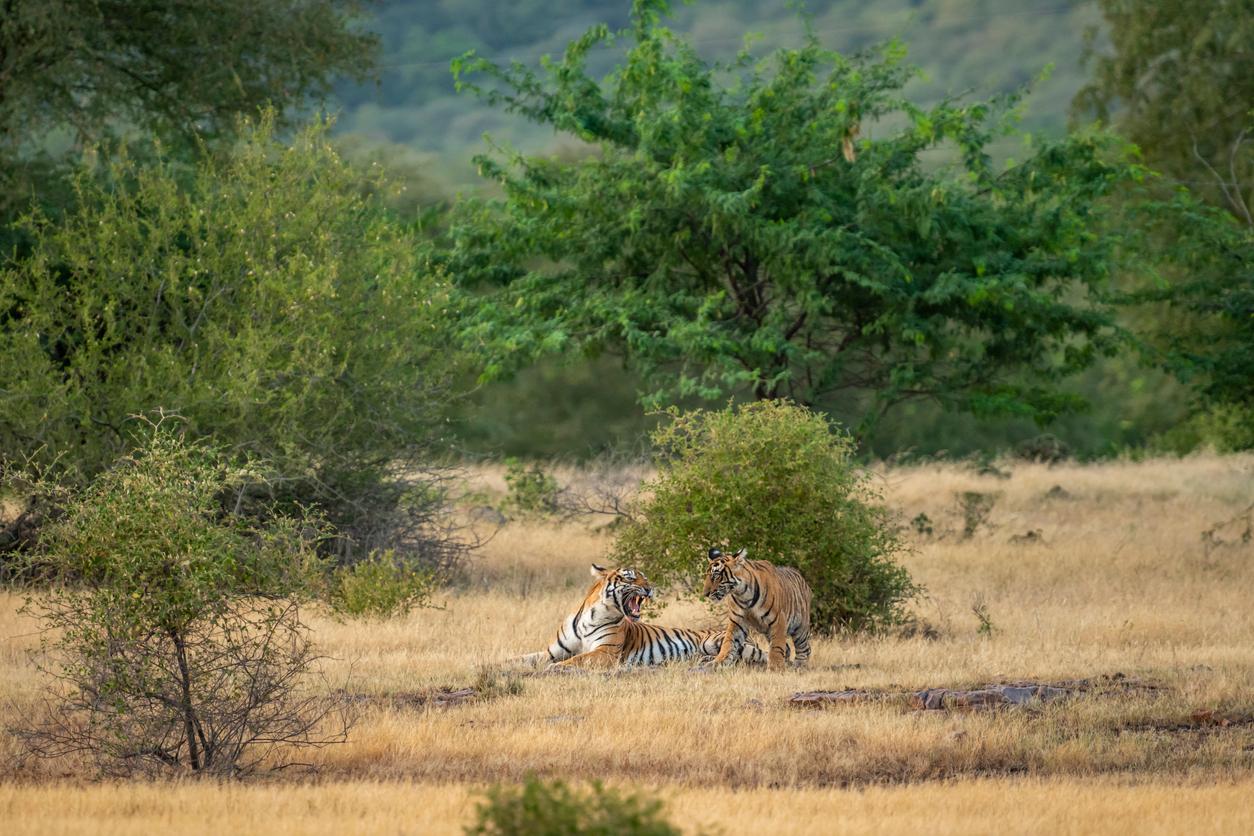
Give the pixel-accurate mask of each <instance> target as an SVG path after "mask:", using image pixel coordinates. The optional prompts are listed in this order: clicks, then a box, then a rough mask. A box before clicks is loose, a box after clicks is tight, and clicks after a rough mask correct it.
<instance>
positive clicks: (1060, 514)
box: [0, 456, 1254, 833]
mask: <svg viewBox="0 0 1254 836" xmlns="http://www.w3.org/2000/svg"><path fill="white" fill-rule="evenodd" d="M1006 467H1007V468H1008V469H1009V470H1011V471H1012V472H1011V476H1010V477H1009V478H1007V479H1001V478H997V477H995V476H991V475H990V476H981V475H977V474H976V473H974V472H973V471H971V470H969V469H966V468H963V467H961V466H958V465H944V466H935V467H919V468H896V469H890V470H884V471H882V472H881V473H880V482H881V485H882V487H883V490H884V493H885V497H886V499H887V501H888V502H889V503H890V505H891V506H892V507H893V508H894V509H895V510H896V511H897V513H898V514H899V516H900V519H901V521H902V524H903V525H906V526H907V527H908V526H909V521H910V520H912V519H913V518H914V517H916V516H917V515H918V514H919V513H925V514H926V515H927V516H928V518H929V519H930V520H931V521H932V524H933V527H934V535H932V536H930V537H919V536H916V535H913V534H910V535H909V536H910V537H911V538H912V540H911V542H912V546H913V550H912V551H911V552H910V553H909V554H907V555H905V556H904V558H903V561H904V562H905V563H906V565H907V566H908V567H909V569H910V571H911V572H912V574H913V575H914V577H915V578H916V580H918V581H919V582H921V583H923V584H924V585H925V586H926V587H927V589H928V597H927V598H925V599H923V600H922V601H920V602H919V604H918V607H917V613H918V616H919V618H920V619H921V620H922V621H924V622H926V623H927V624H929V625H931V626H932V627H933V628H935V630H936V631H937V632H938V633H939V637H938V638H936V639H927V638H923V637H921V636H916V637H913V638H903V637H900V636H885V637H862V638H856V639H848V640H827V641H818V642H816V643H815V655H814V658H813V660H812V664H811V666H810V668H809V669H808V670H806V671H790V672H787V673H784V674H777V675H772V674H769V673H767V672H765V671H753V670H741V669H737V670H730V671H716V672H701V673H698V672H693V671H691V670H689V669H688V668H687V667H685V666H676V667H672V668H669V669H666V670H661V671H654V672H647V671H644V672H630V673H623V674H620V675H609V676H606V675H599V674H598V675H584V676H542V677H531V678H526V679H524V680H523V682H522V688H523V691H522V693H521V695H516V696H501V697H498V698H495V699H489V700H483V701H480V702H477V703H472V704H468V705H465V706H460V707H454V708H447V709H436V708H428V709H412V708H411V709H404V708H398V707H394V706H392V705H391V704H389V703H387V702H386V701H381V702H380V705H379V706H377V707H373V708H369V709H367V710H366V711H365V712H364V714H363V716H362V717H361V719H360V721H359V723H358V725H357V726H356V727H355V728H354V730H353V732H352V734H351V736H350V740H349V742H348V743H347V744H345V745H342V746H337V747H332V748H328V749H325V750H322V751H320V752H318V753H316V754H315V755H314V759H315V760H316V761H317V763H318V765H319V767H320V777H319V778H318V780H319V781H320V782H321V783H320V784H319V785H318V786H317V787H311V786H308V785H305V784H303V783H301V782H300V781H298V780H288V781H287V782H285V783H280V784H266V785H265V786H261V787H235V786H232V787H224V786H217V785H209V786H206V785H199V784H197V785H177V786H175V787H168V786H160V787H153V786H149V785H142V784H121V785H108V786H92V787H82V786H80V785H78V784H63V783H60V782H59V781H60V780H63V779H64V778H69V779H70V780H74V779H76V778H77V777H81V776H82V775H83V774H84V773H83V767H82V765H81V764H78V763H75V762H73V761H60V762H40V763H31V762H27V763H25V764H23V765H21V766H18V765H17V761H16V759H15V758H16V754H17V749H16V744H15V743H14V741H13V740H12V739H11V738H9V737H8V736H7V735H6V736H3V737H0V776H7V778H8V780H9V781H15V782H17V783H16V784H12V783H11V784H8V785H5V786H4V787H2V788H0V820H6V819H7V820H13V821H17V820H19V819H21V820H24V821H35V822H42V823H44V824H46V825H47V827H40V828H38V829H39V830H40V831H41V832H62V831H64V832H71V831H75V832H77V831H79V830H83V829H88V827H89V826H90V828H91V829H93V830H97V832H111V831H110V830H109V828H110V827H115V828H116V829H117V830H118V831H119V832H120V831H122V830H127V831H129V832H135V831H139V830H148V829H153V828H155V827H157V826H167V827H177V828H178V829H181V830H193V831H194V830H195V829H197V828H201V827H203V829H206V830H207V829H210V827H212V828H213V829H215V830H224V829H225V830H235V831H245V830H257V829H264V830H269V829H278V828H270V827H267V826H265V825H266V823H267V822H271V821H274V820H275V817H276V816H278V817H280V818H282V820H283V822H284V824H283V827H284V828H288V829H291V830H294V831H299V832H322V831H331V830H335V831H336V832H342V829H344V824H343V823H344V822H353V823H354V825H353V827H354V829H355V830H361V831H363V832H371V831H374V830H384V829H386V830H390V831H397V830H400V831H405V830H407V829H409V830H421V831H423V832H427V831H429V830H438V829H441V828H442V829H443V830H445V831H449V830H456V829H457V828H458V827H460V825H461V824H462V823H464V822H465V821H466V820H467V817H468V815H469V811H470V809H471V807H470V806H469V805H470V802H468V801H467V800H466V798H467V792H468V791H469V790H470V788H471V787H473V786H476V785H479V784H482V783H484V782H492V781H498V780H516V779H518V778H521V777H522V776H524V775H525V774H527V773H528V772H538V773H541V774H548V775H558V776H563V777H567V778H575V779H579V778H590V777H602V778H606V779H609V780H610V781H612V782H615V783H620V784H624V785H629V786H646V787H656V788H660V789H661V791H662V792H663V793H664V795H666V796H667V797H668V798H669V799H670V801H671V804H670V809H671V811H672V813H673V815H674V818H675V820H676V821H677V822H679V823H682V824H684V825H686V826H688V825H691V826H697V825H707V824H718V823H722V824H723V825H725V826H727V828H728V832H737V831H739V830H740V829H741V825H740V824H737V821H738V819H736V818H735V817H736V816H739V815H745V816H748V817H749V821H751V822H752V823H753V825H754V826H756V827H762V828H768V829H769V831H770V832H798V833H802V832H816V831H823V832H836V831H839V830H841V829H844V830H848V831H850V832H853V831H856V832H867V831H870V832H900V831H905V830H918V829H920V828H922V827H924V826H926V827H927V829H929V830H934V831H939V832H942V833H943V832H949V831H958V830H967V831H969V830H972V829H974V830H981V829H991V828H992V826H994V825H993V824H992V822H996V825H995V826H996V828H997V829H999V830H1006V831H1009V832H1026V831H1040V830H1049V831H1072V832H1088V831H1103V832H1111V831H1116V830H1123V831H1126V830H1128V829H1129V828H1132V829H1134V830H1136V831H1138V832H1154V831H1157V832H1180V831H1181V830H1184V829H1195V830H1199V829H1200V830H1207V831H1228V832H1243V831H1249V830H1250V826H1251V823H1250V813H1249V812H1248V807H1249V806H1250V805H1244V806H1242V804H1240V802H1239V799H1241V798H1242V797H1243V795H1248V794H1249V793H1250V790H1251V789H1254V783H1252V782H1254V727H1251V726H1249V725H1234V726H1229V727H1219V726H1214V727H1198V728H1193V727H1190V724H1189V722H1188V720H1189V717H1190V715H1191V714H1192V713H1193V712H1194V711H1195V710H1197V709H1215V710H1219V711H1221V712H1223V711H1230V712H1250V711H1252V710H1254V603H1252V600H1254V599H1252V598H1251V594H1250V590H1251V589H1254V544H1251V543H1250V542H1248V541H1245V542H1243V541H1242V534H1243V533H1244V531H1245V530H1246V526H1247V525H1248V518H1247V517H1240V514H1241V513H1242V512H1243V511H1244V510H1245V509H1246V508H1248V507H1249V504H1250V503H1251V502H1252V501H1254V457H1250V456H1232V457H1213V456H1209V457H1197V458H1190V459H1185V460H1159V461H1149V462H1143V463H1132V462H1118V463H1107V464H1101V465H1094V466H1081V465H1063V466H1055V467H1047V466H1044V465H1023V464H1016V465H1011V466H1006ZM480 478H481V485H486V486H487V487H486V489H487V490H499V486H496V487H493V486H494V484H495V480H499V473H493V472H489V473H486V475H484V474H481V475H480ZM1055 485H1057V486H1060V487H1061V488H1062V490H1063V492H1064V495H1062V496H1058V495H1056V493H1057V492H1055V495H1054V496H1049V495H1048V494H1049V493H1050V491H1051V489H1052V488H1054V486H1055ZM968 491H977V492H981V493H990V494H996V500H995V503H994V505H993V508H992V511H991V513H990V514H989V516H988V519H987V521H986V522H985V523H984V524H981V525H980V526H979V527H978V528H977V529H976V532H975V534H974V535H973V536H972V537H970V538H967V539H963V538H962V536H961V531H962V529H963V527H964V519H963V515H962V511H961V507H960V504H959V500H958V496H959V495H960V494H961V493H962V492H968ZM1234 517H1237V519H1235V520H1234V521H1232V522H1231V523H1229V524H1228V525H1226V526H1221V527H1219V528H1218V529H1216V530H1214V533H1213V536H1212V537H1211V538H1210V540H1209V541H1204V540H1203V537H1202V534H1203V532H1205V531H1208V530H1212V529H1214V527H1215V525H1216V524H1217V523H1220V522H1223V521H1227V520H1232V519H1233V518H1234ZM908 530H909V529H908ZM1035 530H1039V532H1040V537H1039V538H1038V540H1037V541H1036V542H1012V538H1013V537H1014V536H1015V535H1021V534H1024V533H1026V532H1028V531H1035ZM749 545H751V544H749ZM593 560H597V561H600V562H608V563H611V564H612V563H614V559H613V555H612V540H611V539H610V538H609V537H608V536H606V535H604V534H602V533H599V532H597V531H595V530H592V529H590V528H588V527H585V526H580V525H557V524H552V523H534V522H533V523H511V524H509V525H508V526H506V528H505V529H504V530H503V531H502V532H501V533H500V534H499V535H498V536H497V537H496V538H495V539H494V540H493V541H492V542H491V543H490V544H489V545H488V546H487V547H486V548H485V550H484V551H483V553H482V554H481V555H480V556H479V557H477V558H476V559H475V561H474V563H473V565H472V566H471V567H470V569H469V570H468V572H467V578H466V580H465V581H464V582H463V583H462V584H460V585H459V586H458V587H456V588H455V589H452V590H450V591H448V592H447V593H446V594H445V595H444V596H443V598H442V599H441V603H442V604H443V608H442V609H435V610H424V611H421V612H418V613H415V614H413V615H412V616H410V617H407V618H404V619H398V620H394V621H389V622H385V623H381V624H380V623H366V624H362V623H348V624H340V623H336V622H334V621H331V620H327V619H322V618H316V619H315V629H316V635H317V637H318V639H319V640H320V642H321V644H322V646H323V647H324V648H325V650H326V651H327V652H328V653H330V654H331V655H332V656H334V657H335V658H336V659H337V660H338V661H336V662H334V663H333V664H332V666H331V671H330V672H331V674H332V676H333V677H337V676H338V677H344V676H348V675H349V674H350V668H351V683H350V687H351V688H352V689H353V690H355V691H359V692H362V693H365V694H373V695H381V696H382V695H389V694H397V693H406V692H412V691H418V690H422V689H428V688H433V687H439V686H460V685H466V684H471V683H472V682H474V681H475V680H476V678H477V677H478V676H479V669H480V668H481V667H482V666H483V665H485V664H488V663H493V662H499V661H501V660H504V659H507V658H508V657H511V656H515V655H518V654H521V653H524V652H528V651H532V650H537V649H540V648H542V647H544V646H545V645H546V643H547V642H548V640H549V639H550V638H551V635H552V633H553V631H554V629H555V627H556V624H557V621H558V620H559V619H560V618H561V616H562V615H563V614H565V613H566V612H567V611H568V610H569V609H570V608H571V606H572V604H573V603H574V602H575V601H576V600H577V599H578V597H579V596H580V595H582V593H583V590H584V589H585V588H586V586H587V584H588V578H587V564H588V563H589V562H591V561H593ZM976 602H981V603H982V604H983V606H984V608H985V611H986V613H987V618H988V619H990V620H991V624H992V628H993V629H992V632H991V634H986V633H981V632H980V631H979V626H980V621H979V619H978V618H977V617H976V615H975V614H974V613H973V611H972V605H973V604H974V603H976ZM14 605H15V601H14V599H12V598H11V597H10V598H8V599H6V601H5V602H2V603H0V637H3V638H0V712H2V713H3V714H2V717H0V719H2V720H3V721H4V722H6V723H12V722H14V721H15V720H16V719H18V717H19V716H20V715H23V714H26V713H29V711H30V710H31V706H32V705H33V702H32V701H33V698H34V694H35V690H36V687H37V683H36V682H35V681H34V679H33V677H32V675H31V673H30V671H29V668H28V666H27V663H26V660H25V652H26V650H27V649H28V648H29V647H31V646H32V644H33V637H32V635H31V633H32V625H29V624H26V623H24V622H23V621H22V620H21V619H20V618H19V617H18V616H16V615H15V614H14V612H13V610H14ZM709 618H710V616H709V614H708V613H707V611H706V610H705V609H704V608H703V607H702V606H701V605H699V604H694V603H690V602H679V601H672V602H671V605H670V606H668V607H667V608H666V610H665V612H664V613H663V617H662V620H663V621H665V622H672V623H701V622H703V621H705V620H707V619H709ZM350 662H351V665H350ZM1115 672H1121V673H1124V674H1127V675H1129V676H1135V677H1140V678H1142V679H1146V680H1149V681H1152V682H1155V683H1158V684H1160V685H1161V686H1163V687H1162V689H1161V690H1160V691H1157V692H1152V693H1131V694H1128V695H1126V696H1100V697H1086V698H1081V699H1077V700H1074V701H1071V702H1068V703H1059V704H1051V705H1048V706H1046V707H1044V708H1042V709H1040V710H1015V711H1007V712H996V713H984V712H976V713H949V712H926V713H924V712H909V711H905V710H902V709H900V708H894V707H890V706H882V705H862V706H856V707H847V708H842V709H838V710H828V711H802V710H798V709H794V708H791V707H789V706H788V705H787V703H786V698H787V697H788V696H789V695H790V694H792V693H793V692H794V691H798V690H814V689H836V688H844V687H858V688H879V687H890V686H891V687H900V688H922V687H929V686H961V685H976V684H981V683H984V682H989V681H995V680H1002V679H1037V680H1050V679H1068V678H1075V677H1088V676H1095V675H1100V674H1113V673H1115ZM989 776H1017V777H999V778H997V779H996V780H989ZM886 782H887V783H890V784H893V786H880V784H883V783H886ZM922 782H926V783H922ZM1211 784H1217V785H1215V786H1211ZM841 786H852V787H855V788H858V789H856V791H855V790H840V791H837V790H836V789H833V788H834V787H841ZM731 790H735V791H736V792H735V794H733V795H728V793H729V791H731ZM415 810H421V811H422V813H421V815H423V816H424V818H423V819H421V820H419V819H416V818H415V816H416V815H418V814H416V813H415V812H414V811H415ZM714 810H720V812H719V813H717V814H715V813H713V812H711V811H714ZM704 815H709V816H710V817H709V818H703V816H704ZM1243 816H1244V818H1242V817H1243ZM263 817H264V818H263ZM984 817H987V818H984ZM986 821H987V822H989V824H988V825H984V824H982V822H986ZM250 822H252V824H250ZM337 822H338V823H339V826H336V823H337ZM97 824H99V825H100V827H99V828H97V827H96V826H95V825H97ZM106 824H107V826H106Z"/></svg>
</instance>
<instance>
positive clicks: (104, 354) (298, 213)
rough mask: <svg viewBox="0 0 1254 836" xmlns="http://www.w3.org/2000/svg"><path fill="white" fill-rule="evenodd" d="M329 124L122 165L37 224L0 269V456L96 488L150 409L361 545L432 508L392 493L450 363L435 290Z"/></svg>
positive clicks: (29, 225)
mask: <svg viewBox="0 0 1254 836" xmlns="http://www.w3.org/2000/svg"><path fill="white" fill-rule="evenodd" d="M326 129H327V128H326V125H325V124H315V125H313V126H311V127H309V128H307V129H305V130H303V131H302V132H301V133H300V134H299V135H298V136H297V137H296V138H295V139H294V141H293V142H292V144H290V145H289V144H288V143H287V142H286V141H281V140H279V139H277V138H276V137H275V126H274V123H273V121H272V120H270V119H263V120H262V121H260V122H259V123H255V124H253V125H252V126H251V127H249V128H247V129H246V130H245V131H244V134H243V138H242V139H241V140H240V141H239V142H238V143H237V144H235V145H233V146H232V147H231V149H230V151H229V153H224V154H222V155H210V156H206V157H205V158H203V159H202V160H201V161H200V162H199V163H198V164H197V165H196V166H195V168H194V170H192V171H191V172H188V170H187V167H186V166H185V165H183V164H182V163H181V162H179V161H178V160H177V159H174V160H161V161H158V162H154V163H146V162H138V161H135V160H133V159H129V158H127V157H125V156H123V157H121V158H119V159H118V160H116V161H114V162H113V163H111V164H110V166H109V167H108V170H107V172H105V173H104V174H97V173H94V172H91V173H85V174H83V176H81V177H80V178H79V180H78V186H77V188H78V199H77V204H76V205H75V206H74V207H72V209H71V210H70V211H68V212H67V213H66V214H65V215H64V217H62V218H60V219H59V220H58V221H57V222H55V223H54V222H52V221H50V220H49V219H47V218H45V217H43V216H40V215H35V216H33V217H31V218H29V219H28V220H27V222H26V224H25V227H26V229H27V231H28V234H29V235H30V238H31V240H32V242H33V244H32V251H31V253H30V254H29V256H27V257H25V258H22V259H19V260H17V261H16V262H14V263H13V264H12V265H11V266H10V267H8V268H6V269H0V449H2V450H4V451H5V452H6V454H7V455H8V456H11V457H15V458H19V459H20V458H21V457H22V456H36V457H38V458H39V459H40V460H42V461H43V462H45V463H48V464H51V463H53V462H56V463H57V464H58V465H59V466H60V467H61V468H64V469H65V470H67V471H69V472H71V473H74V472H76V473H77V474H78V477H79V478H80V479H82V478H85V477H90V476H92V475H94V474H95V473H98V472H99V471H100V470H101V469H102V468H105V467H107V466H108V464H109V463H110V462H112V461H113V460H114V459H115V458H116V457H117V456H118V455H120V454H122V453H124V452H126V450H128V449H129V446H130V443H131V441H130V434H129V432H128V427H129V426H131V425H132V419H133V417H134V416H135V415H136V414H144V413H149V412H151V411H152V410H156V409H159V408H160V409H164V410H166V411H168V412H174V413H177V414H178V415H180V416H182V417H183V418H184V419H185V420H186V422H187V432H188V434H189V436H190V437H192V438H202V437H211V438H213V439H214V440H215V441H216V442H217V443H219V444H221V445H222V446H223V447H225V448H227V449H228V450H230V451H231V452H232V453H237V454H247V455H249V456H251V457H253V458H257V459H263V460H265V461H266V462H267V466H268V467H270V468H272V470H273V474H272V475H273V479H272V480H271V485H270V489H271V490H272V491H273V492H274V495H275V496H276V497H277V498H282V499H293V498H294V499H295V500H296V501H297V502H300V503H316V504H318V505H319V506H320V507H322V508H323V509H324V510H326V511H327V513H328V515H329V516H330V518H331V521H332V522H333V523H335V524H336V526H337V527H338V528H339V529H340V530H341V531H342V532H344V533H346V534H349V535H351V536H352V537H353V538H354V539H355V540H357V542H358V543H359V544H360V545H361V546H363V547H369V546H371V545H374V544H378V543H379V541H380V540H382V541H383V542H384V543H386V542H387V538H386V537H382V536H376V535H378V534H379V529H383V530H385V531H389V532H391V531H393V529H392V528H390V526H395V525H396V521H395V519H394V514H395V513H400V511H398V507H399V506H398V503H401V504H402V505H403V506H404V509H405V510H404V513H405V514H410V513H411V512H412V513H415V514H418V515H419V517H422V515H423V514H427V513H430V511H431V506H432V502H433V497H435V494H436V490H435V485H429V486H428V488H429V489H427V490H426V492H425V493H423V492H422V491H420V492H419V494H415V495H410V496H408V498H406V497H405V492H406V491H407V490H410V489H411V488H412V487H413V486H414V484H415V481H417V482H421V483H423V484H426V483H427V475H426V474H424V473H420V472H419V467H418V463H419V462H420V461H421V462H422V463H424V464H425V463H426V462H425V461H422V460H424V459H425V458H426V453H427V452H428V445H429V443H430V442H431V441H432V439H433V437H434V435H435V433H436V431H437V430H438V426H439V410H440V408H441V398H442V396H443V395H444V394H445V393H446V391H447V390H446V386H447V383H448V380H449V376H450V374H451V373H452V370H453V364H454V362H455V356H454V354H453V353H452V352H450V351H449V350H448V347H447V344H446V342H447V341H446V339H445V336H444V334H445V332H444V331H443V330H442V329H443V328H444V327H445V316H446V308H447V296H448V288H447V286H446V282H445V281H444V280H443V279H442V277H441V276H439V275H438V274H436V273H431V272H427V271H425V270H423V269H421V268H420V265H419V262H420V249H421V246H422V241H421V239H420V238H419V236H418V235H417V233H415V232H413V231H412V230H410V229H408V228H407V227H405V226H404V225H403V224H401V223H400V222H398V221H397V220H395V219H394V218H392V217H391V216H389V215H388V214H387V213H386V212H384V211H383V210H382V209H381V207H380V205H379V199H378V198H377V197H375V196H372V195H373V194H374V193H376V192H378V191H379V190H380V188H381V187H382V186H381V183H380V177H379V174H378V172H377V171H373V172H361V171H358V170H356V169H354V168H353V167H352V166H350V165H348V164H346V163H345V162H344V161H343V160H342V159H341V158H340V157H339V156H338V154H337V153H336V151H335V149H334V148H333V147H332V145H331V144H330V142H329V140H328V139H327V137H326V135H325V134H326ZM363 195H367V196H363ZM398 463H405V464H406V465H407V467H406V468H402V471H403V472H401V473H399V475H398V471H396V470H395V469H394V468H395V467H396V465H397V464H398ZM402 500H403V502H402ZM423 519H424V520H425V518H423ZM411 533H412V532H411ZM410 545H413V542H412V539H411V541H410ZM436 557H439V556H438V555H437V556H436ZM435 562H437V563H438V562H440V560H439V559H437V560H435Z"/></svg>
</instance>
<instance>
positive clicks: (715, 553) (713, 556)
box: [709, 546, 723, 563]
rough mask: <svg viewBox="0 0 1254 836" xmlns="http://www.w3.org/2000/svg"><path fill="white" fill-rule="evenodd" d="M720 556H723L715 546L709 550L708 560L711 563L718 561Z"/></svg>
mask: <svg viewBox="0 0 1254 836" xmlns="http://www.w3.org/2000/svg"><path fill="white" fill-rule="evenodd" d="M722 556H723V552H722V550H720V549H719V548H718V547H717V546H715V547H714V548H711V549H710V553H709V558H710V562H711V563H713V562H714V561H716V560H718V559H719V558H720V557H722Z"/></svg>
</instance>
